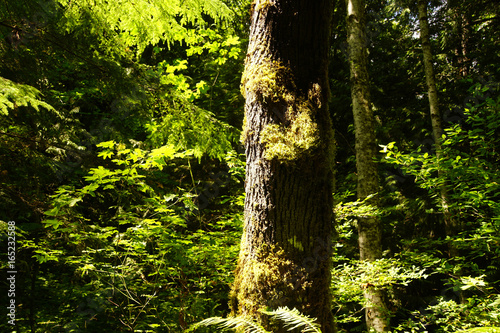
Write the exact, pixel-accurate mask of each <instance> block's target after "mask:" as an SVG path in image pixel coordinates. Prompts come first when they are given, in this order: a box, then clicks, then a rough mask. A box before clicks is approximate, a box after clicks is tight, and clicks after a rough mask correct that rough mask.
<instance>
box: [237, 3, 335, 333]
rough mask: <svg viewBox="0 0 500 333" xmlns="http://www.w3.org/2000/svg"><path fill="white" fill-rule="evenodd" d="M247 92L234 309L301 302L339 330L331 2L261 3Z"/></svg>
mask: <svg viewBox="0 0 500 333" xmlns="http://www.w3.org/2000/svg"><path fill="white" fill-rule="evenodd" d="M252 7H253V8H252V15H251V27H250V42H249V46H248V53H247V59H246V63H245V72H244V73H243V77H242V93H243V94H244V96H245V98H246V104H245V121H244V129H243V134H242V140H243V142H244V144H245V151H246V159H247V165H246V183H245V192H246V198H245V222H244V230H243V237H242V241H241V250H240V255H239V259H238V265H237V269H236V273H235V274H236V276H235V282H234V283H233V286H232V291H231V296H230V298H231V308H232V313H233V314H234V315H247V316H250V317H252V318H254V319H256V320H257V321H259V322H261V323H262V324H263V325H264V326H265V327H266V328H272V329H273V330H274V331H277V332H282V331H283V332H284V330H283V328H282V327H279V326H275V325H276V324H275V323H269V322H268V319H267V317H266V316H265V315H263V314H262V313H261V312H259V310H261V309H266V308H271V309H275V308H277V307H279V306H288V307H289V308H297V309H298V310H299V311H301V312H302V313H304V314H306V315H310V316H313V317H316V318H317V319H318V322H319V323H320V325H321V329H322V331H323V332H324V333H329V332H334V324H333V316H332V313H331V293H330V274H331V258H330V257H331V232H332V229H333V216H332V205H333V202H332V201H333V200H332V192H333V172H332V165H333V163H332V159H333V149H334V144H333V133H332V124H331V121H330V118H329V112H328V95H329V88H328V73H327V68H328V50H329V45H328V41H329V36H330V33H329V29H330V15H331V13H332V4H331V1H330V0H317V1H313V2H311V1H308V0H257V1H254V2H253V4H252Z"/></svg>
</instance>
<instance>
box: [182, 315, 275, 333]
mask: <svg viewBox="0 0 500 333" xmlns="http://www.w3.org/2000/svg"><path fill="white" fill-rule="evenodd" d="M212 325H215V326H217V327H219V328H220V329H223V330H228V329H236V330H243V332H245V333H271V332H268V331H266V330H265V329H264V327H262V326H261V325H259V324H258V323H256V322H254V321H252V319H250V318H248V317H245V316H238V317H229V318H222V317H212V318H207V319H205V320H202V321H200V322H199V323H196V324H195V327H194V329H196V328H197V327H199V326H212ZM189 331H191V330H189Z"/></svg>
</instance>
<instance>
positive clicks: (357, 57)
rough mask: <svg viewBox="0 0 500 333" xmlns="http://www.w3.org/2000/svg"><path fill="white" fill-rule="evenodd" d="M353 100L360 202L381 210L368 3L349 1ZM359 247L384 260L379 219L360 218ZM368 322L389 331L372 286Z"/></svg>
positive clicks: (363, 254) (364, 256) (380, 293)
mask: <svg viewBox="0 0 500 333" xmlns="http://www.w3.org/2000/svg"><path fill="white" fill-rule="evenodd" d="M346 4H347V31H348V37H347V38H348V44H349V63H350V72H351V96H352V109H353V115H354V128H355V135H356V169H357V173H358V191H357V192H358V199H359V200H365V199H366V198H367V197H368V196H370V195H374V197H372V198H371V199H368V200H367V203H369V204H370V205H372V206H375V207H377V205H378V200H377V197H376V196H375V195H376V194H377V192H378V191H379V184H378V172H377V165H376V163H375V158H376V141H375V130H374V119H373V113H372V107H371V100H370V81H369V75H368V62H367V47H366V45H367V39H366V22H365V3H364V1H363V0H346ZM358 243H359V253H360V260H367V261H373V260H376V259H380V258H381V256H382V232H381V225H380V220H379V218H378V217H377V216H375V215H373V216H367V217H359V218H358ZM364 297H365V301H366V308H365V318H366V325H367V328H368V330H371V329H373V330H375V331H377V332H385V331H387V330H388V329H389V313H388V311H387V305H386V297H385V292H384V290H380V289H375V288H374V287H373V286H368V287H366V289H365V290H364Z"/></svg>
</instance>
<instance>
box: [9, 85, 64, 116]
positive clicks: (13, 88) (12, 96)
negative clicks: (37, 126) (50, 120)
mask: <svg viewBox="0 0 500 333" xmlns="http://www.w3.org/2000/svg"><path fill="white" fill-rule="evenodd" d="M39 95H40V91H38V89H36V88H34V87H32V86H29V85H26V84H20V83H15V82H12V81H10V80H7V79H5V78H3V77H0V114H3V115H6V116H7V115H8V114H9V109H14V108H16V107H18V106H28V105H30V106H32V107H33V108H34V109H35V110H37V111H38V110H39V108H40V107H43V108H46V109H47V110H49V111H52V112H55V113H56V114H58V113H57V111H56V110H55V109H54V108H53V107H52V106H51V105H49V104H47V103H45V102H44V101H41V100H40V99H39V98H38V97H39Z"/></svg>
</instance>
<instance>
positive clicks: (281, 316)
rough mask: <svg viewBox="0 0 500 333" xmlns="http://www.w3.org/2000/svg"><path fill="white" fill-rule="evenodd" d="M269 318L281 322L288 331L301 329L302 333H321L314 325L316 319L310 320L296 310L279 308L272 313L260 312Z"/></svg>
mask: <svg viewBox="0 0 500 333" xmlns="http://www.w3.org/2000/svg"><path fill="white" fill-rule="evenodd" d="M261 312H262V313H265V314H267V315H269V316H271V317H274V318H276V319H278V320H281V321H282V322H283V323H284V324H285V327H287V328H288V330H289V331H293V330H294V329H296V328H301V327H302V328H303V329H302V332H304V333H306V332H313V333H321V329H320V326H319V324H317V323H316V318H311V317H308V316H306V315H303V314H301V313H300V312H299V310H297V309H292V310H290V309H289V308H287V307H280V308H278V309H277V310H274V311H261Z"/></svg>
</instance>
